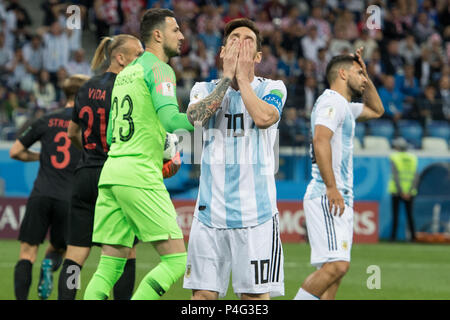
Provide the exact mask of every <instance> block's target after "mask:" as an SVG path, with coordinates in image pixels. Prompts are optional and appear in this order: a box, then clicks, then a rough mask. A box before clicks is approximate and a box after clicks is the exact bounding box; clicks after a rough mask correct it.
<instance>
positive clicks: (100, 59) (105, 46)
mask: <svg viewBox="0 0 450 320" xmlns="http://www.w3.org/2000/svg"><path fill="white" fill-rule="evenodd" d="M128 40H137V41H139V39H138V38H136V37H135V36H132V35H130V34H119V35H116V36H114V37H104V38H103V39H102V41H100V44H99V45H98V47H97V49H96V50H95V53H94V57H93V58H92V61H91V69H92V71H100V72H104V71H105V70H106V69H108V67H109V65H110V64H111V56H112V54H113V53H114V52H115V51H116V50H119V49H121V48H122V47H123V46H124V45H125V43H126V42H127V41H128Z"/></svg>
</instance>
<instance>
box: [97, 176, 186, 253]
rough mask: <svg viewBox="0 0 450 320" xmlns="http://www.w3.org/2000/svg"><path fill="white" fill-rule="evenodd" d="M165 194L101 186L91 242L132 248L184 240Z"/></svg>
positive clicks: (174, 212) (131, 188) (138, 189)
mask: <svg viewBox="0 0 450 320" xmlns="http://www.w3.org/2000/svg"><path fill="white" fill-rule="evenodd" d="M176 217H177V214H176V211H175V208H174V206H173V204H172V201H171V200H170V196H169V193H168V192H167V190H152V189H141V188H135V187H128V186H120V185H104V186H100V187H99V190H98V198H97V203H96V205H95V218H94V231H93V234H92V241H93V242H96V243H102V244H110V245H122V246H126V247H130V248H131V247H132V246H133V241H134V236H135V235H136V236H137V237H138V239H139V240H141V241H143V242H151V241H158V240H167V239H183V233H182V231H181V229H180V227H179V226H178V223H177V221H176Z"/></svg>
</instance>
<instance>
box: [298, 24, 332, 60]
mask: <svg viewBox="0 0 450 320" xmlns="http://www.w3.org/2000/svg"><path fill="white" fill-rule="evenodd" d="M301 43H302V50H303V56H304V57H305V58H306V59H308V60H311V61H316V60H317V51H318V50H319V48H324V47H325V46H326V41H325V40H324V38H323V37H319V35H318V32H317V26H315V25H311V26H310V27H308V33H307V35H306V36H304V37H303V38H302V40H301Z"/></svg>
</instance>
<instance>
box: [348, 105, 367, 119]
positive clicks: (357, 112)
mask: <svg viewBox="0 0 450 320" xmlns="http://www.w3.org/2000/svg"><path fill="white" fill-rule="evenodd" d="M348 105H349V106H350V111H351V112H352V113H353V117H354V118H355V119H358V117H359V115H360V114H361V112H362V111H363V107H364V104H362V103H359V102H350V103H349V104H348Z"/></svg>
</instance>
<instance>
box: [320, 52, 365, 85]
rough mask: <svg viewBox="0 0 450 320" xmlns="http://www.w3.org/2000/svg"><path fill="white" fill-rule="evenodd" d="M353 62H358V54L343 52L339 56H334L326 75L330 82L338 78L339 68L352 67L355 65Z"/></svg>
mask: <svg viewBox="0 0 450 320" xmlns="http://www.w3.org/2000/svg"><path fill="white" fill-rule="evenodd" d="M353 62H357V63H358V64H359V62H358V58H357V57H356V56H352V55H349V54H341V55H338V56H334V57H333V58H332V59H331V60H330V62H328V65H327V70H326V73H325V74H326V76H327V81H328V84H330V85H331V84H332V83H333V82H334V80H336V78H337V75H338V70H339V68H343V67H346V68H347V67H348V68H349V67H351V66H352V65H353Z"/></svg>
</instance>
